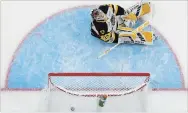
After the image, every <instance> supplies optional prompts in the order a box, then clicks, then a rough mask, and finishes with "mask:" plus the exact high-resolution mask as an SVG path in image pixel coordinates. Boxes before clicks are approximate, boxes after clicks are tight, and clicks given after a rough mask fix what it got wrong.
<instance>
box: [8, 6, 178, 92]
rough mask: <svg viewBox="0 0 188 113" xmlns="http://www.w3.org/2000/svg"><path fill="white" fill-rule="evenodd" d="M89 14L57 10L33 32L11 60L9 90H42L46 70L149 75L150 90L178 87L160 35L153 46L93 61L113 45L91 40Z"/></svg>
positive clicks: (174, 66)
mask: <svg viewBox="0 0 188 113" xmlns="http://www.w3.org/2000/svg"><path fill="white" fill-rule="evenodd" d="M90 10H91V8H78V9H75V10H71V11H69V12H62V13H59V14H58V15H55V16H53V17H52V18H50V19H48V21H45V22H43V23H42V24H41V25H40V26H38V27H37V28H35V29H34V30H33V31H32V32H31V33H30V34H29V35H28V38H27V39H26V40H24V42H23V44H22V45H21V48H19V50H18V52H17V54H16V57H15V59H14V60H13V62H12V65H11V68H10V73H9V79H8V88H23V89H24V88H44V87H45V86H46V85H47V83H48V79H47V77H48V73H50V72H149V73H150V74H151V78H150V84H149V86H150V87H151V88H182V83H181V82H182V81H181V77H180V76H181V72H180V69H179V66H178V64H177V61H176V59H175V56H174V54H173V53H172V51H171V50H170V48H169V47H168V45H167V44H166V43H165V41H164V40H163V39H162V36H160V35H159V39H158V40H156V41H155V42H154V45H151V46H144V45H129V44H127V45H126V44H122V45H120V46H118V47H117V48H116V49H114V50H113V51H111V52H110V53H109V54H108V55H106V56H104V57H103V58H101V59H97V57H98V55H99V54H100V53H101V52H102V51H105V50H106V49H107V48H110V47H112V46H113V45H114V44H107V43H105V42H102V41H100V40H98V39H97V38H95V37H93V36H91V34H90V22H91V18H90ZM139 24H141V23H139V22H138V24H137V26H138V25H139ZM151 28H152V27H151V26H149V27H148V28H147V29H150V30H151ZM154 32H155V30H154ZM37 33H40V35H36V34H37ZM111 82H114V81H111ZM69 83H70V82H67V84H69ZM83 87H87V86H83Z"/></svg>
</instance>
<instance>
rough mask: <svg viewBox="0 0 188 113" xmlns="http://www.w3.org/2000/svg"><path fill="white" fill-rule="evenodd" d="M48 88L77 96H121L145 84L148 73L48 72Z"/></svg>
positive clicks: (147, 79)
mask: <svg viewBox="0 0 188 113" xmlns="http://www.w3.org/2000/svg"><path fill="white" fill-rule="evenodd" d="M48 77H49V88H52V87H53V89H54V90H57V89H58V90H61V91H63V92H65V93H68V94H71V95H77V96H98V95H108V96H121V95H126V94H131V93H133V92H135V91H138V90H140V89H142V88H144V87H145V86H146V84H147V83H148V81H149V77H150V75H149V73H49V76H48Z"/></svg>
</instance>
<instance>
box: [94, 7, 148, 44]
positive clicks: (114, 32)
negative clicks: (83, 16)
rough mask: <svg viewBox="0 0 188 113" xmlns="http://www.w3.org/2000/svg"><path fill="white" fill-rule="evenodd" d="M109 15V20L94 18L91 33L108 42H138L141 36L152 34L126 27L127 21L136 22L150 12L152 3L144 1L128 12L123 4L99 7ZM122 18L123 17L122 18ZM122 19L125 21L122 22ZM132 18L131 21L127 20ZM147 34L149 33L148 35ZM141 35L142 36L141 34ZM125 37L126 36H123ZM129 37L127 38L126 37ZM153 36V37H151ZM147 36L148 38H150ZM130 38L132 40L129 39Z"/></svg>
mask: <svg viewBox="0 0 188 113" xmlns="http://www.w3.org/2000/svg"><path fill="white" fill-rule="evenodd" d="M98 8H99V9H100V10H102V11H103V12H104V13H105V14H106V15H107V17H108V20H107V21H96V20H93V21H92V23H91V34H92V35H93V36H95V37H97V38H99V39H101V40H103V41H105V42H108V43H118V42H122V40H124V42H125V43H126V42H131V43H134V42H137V41H138V40H139V39H140V37H141V40H143V38H144V37H146V36H149V35H148V34H151V33H149V32H145V33H144V32H141V33H136V34H135V33H130V32H131V31H132V29H131V28H129V27H126V25H125V22H130V21H131V22H135V21H137V19H139V18H140V17H142V16H143V15H145V14H147V13H149V12H150V3H143V4H141V5H138V6H136V7H135V8H133V9H131V11H132V12H129V13H127V11H125V10H124V9H123V8H122V7H121V6H118V5H113V4H109V5H101V6H99V7H98ZM129 11H130V10H129ZM113 16H115V24H114V25H113V24H112V21H111V20H113V19H112V18H113ZM120 18H121V19H120ZM122 20H123V21H124V22H123V23H122ZM127 20H130V21H127ZM146 34H147V35H146ZM140 35H141V36H140ZM123 37H124V38H123ZM125 38H127V39H125ZM150 38H151V37H150ZM150 38H147V39H150ZM129 39H130V40H129ZM147 39H146V40H147Z"/></svg>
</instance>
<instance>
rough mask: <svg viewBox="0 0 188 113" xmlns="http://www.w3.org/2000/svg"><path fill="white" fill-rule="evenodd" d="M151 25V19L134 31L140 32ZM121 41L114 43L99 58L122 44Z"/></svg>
mask: <svg viewBox="0 0 188 113" xmlns="http://www.w3.org/2000/svg"><path fill="white" fill-rule="evenodd" d="M148 25H149V21H146V22H144V23H143V24H142V25H140V26H139V27H137V28H136V29H135V30H134V31H132V32H134V33H136V32H140V31H142V30H143V29H144V28H145V27H147V26H148ZM120 44H121V43H117V44H116V45H114V46H113V47H111V48H109V49H107V50H106V51H104V52H103V53H102V54H101V55H99V56H98V59H99V58H102V57H103V56H104V55H106V54H108V53H109V52H110V51H111V50H113V49H114V48H116V47H117V46H118V45H120Z"/></svg>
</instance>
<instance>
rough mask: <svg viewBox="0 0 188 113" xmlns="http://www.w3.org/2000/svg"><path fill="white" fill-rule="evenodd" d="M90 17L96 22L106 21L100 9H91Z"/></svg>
mask: <svg viewBox="0 0 188 113" xmlns="http://www.w3.org/2000/svg"><path fill="white" fill-rule="evenodd" d="M91 16H92V18H93V19H94V20H96V21H105V20H106V15H105V14H104V12H103V11H101V10H100V9H93V10H92V12H91Z"/></svg>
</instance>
